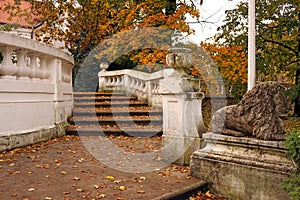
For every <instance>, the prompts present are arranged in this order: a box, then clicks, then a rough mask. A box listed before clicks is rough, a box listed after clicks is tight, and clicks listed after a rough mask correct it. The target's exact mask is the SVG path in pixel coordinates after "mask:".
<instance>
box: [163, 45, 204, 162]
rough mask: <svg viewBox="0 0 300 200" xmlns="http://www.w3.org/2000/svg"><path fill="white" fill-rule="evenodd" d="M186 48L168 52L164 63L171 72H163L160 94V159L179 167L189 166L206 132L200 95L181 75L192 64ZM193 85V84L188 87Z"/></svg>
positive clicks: (184, 76)
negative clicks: (161, 118) (161, 128)
mask: <svg viewBox="0 0 300 200" xmlns="http://www.w3.org/2000/svg"><path fill="white" fill-rule="evenodd" d="M189 51H190V50H189V49H185V48H176V49H170V50H169V52H170V53H169V54H168V55H167V58H166V59H167V63H168V65H169V66H170V67H173V68H174V69H175V70H173V69H165V70H164V79H162V80H160V88H159V93H160V94H161V95H162V96H163V141H162V143H163V155H162V156H163V159H164V160H166V161H168V162H172V163H175V164H178V165H188V164H189V163H190V156H191V154H192V153H193V152H194V151H196V150H198V149H199V148H200V144H201V139H200V138H201V135H202V133H203V132H204V131H205V127H204V124H203V119H202V113H201V103H202V99H203V93H202V92H200V87H199V88H198V90H195V88H194V86H193V85H195V81H198V85H199V86H200V80H195V79H193V78H191V77H188V76H187V75H186V74H185V73H184V68H186V67H189V66H190V65H191V55H190V54H189ZM192 82H193V84H191V83H192Z"/></svg>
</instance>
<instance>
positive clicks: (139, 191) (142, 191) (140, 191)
mask: <svg viewBox="0 0 300 200" xmlns="http://www.w3.org/2000/svg"><path fill="white" fill-rule="evenodd" d="M137 193H138V194H144V193H145V191H144V190H138V191H137Z"/></svg>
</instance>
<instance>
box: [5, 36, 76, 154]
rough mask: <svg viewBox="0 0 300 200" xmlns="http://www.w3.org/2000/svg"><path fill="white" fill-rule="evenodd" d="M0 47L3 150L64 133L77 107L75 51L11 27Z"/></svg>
mask: <svg viewBox="0 0 300 200" xmlns="http://www.w3.org/2000/svg"><path fill="white" fill-rule="evenodd" d="M0 51H1V57H2V59H0V61H1V63H0V110H1V112H0V119H1V124H2V125H1V126H0V150H4V149H11V148H14V147H17V146H23V145H27V144H30V143H34V142H38V141H42V140H46V139H49V138H51V137H54V136H55V135H57V134H63V133H64V126H63V124H66V120H67V118H68V116H70V115H71V114H72V107H73V96H72V68H73V62H74V61H73V57H72V56H70V55H69V54H67V53H66V52H63V51H61V50H59V49H56V48H53V47H50V46H48V45H45V44H42V43H40V42H37V41H34V40H30V39H27V38H23V37H20V36H17V35H15V34H10V33H6V32H0ZM41 130H43V131H41ZM29 133H30V134H29Z"/></svg>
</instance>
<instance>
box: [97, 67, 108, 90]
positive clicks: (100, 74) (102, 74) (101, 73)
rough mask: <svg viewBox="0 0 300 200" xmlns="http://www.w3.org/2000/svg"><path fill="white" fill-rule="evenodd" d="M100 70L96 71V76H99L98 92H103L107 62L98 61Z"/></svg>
mask: <svg viewBox="0 0 300 200" xmlns="http://www.w3.org/2000/svg"><path fill="white" fill-rule="evenodd" d="M99 67H100V70H101V71H100V72H99V73H98V77H99V89H98V91H99V92H103V91H104V90H105V77H104V75H105V73H106V69H107V68H108V67H109V65H108V63H106V62H102V63H100V66H99Z"/></svg>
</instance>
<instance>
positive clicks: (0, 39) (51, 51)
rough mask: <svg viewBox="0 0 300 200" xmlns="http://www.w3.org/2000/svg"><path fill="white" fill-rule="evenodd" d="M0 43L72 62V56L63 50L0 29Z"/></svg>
mask: <svg viewBox="0 0 300 200" xmlns="http://www.w3.org/2000/svg"><path fill="white" fill-rule="evenodd" d="M0 45H10V46H14V47H16V49H20V48H24V49H28V50H31V51H35V52H38V53H42V54H47V55H49V56H53V57H57V58H61V59H63V60H66V61H68V62H70V63H72V64H74V59H73V57H72V56H71V55H70V54H68V53H67V52H65V51H62V50H60V49H57V48H55V47H52V46H49V45H47V44H44V43H41V42H38V41H36V40H32V39H28V38H24V37H20V36H18V35H16V34H12V33H7V32H4V31H0Z"/></svg>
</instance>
